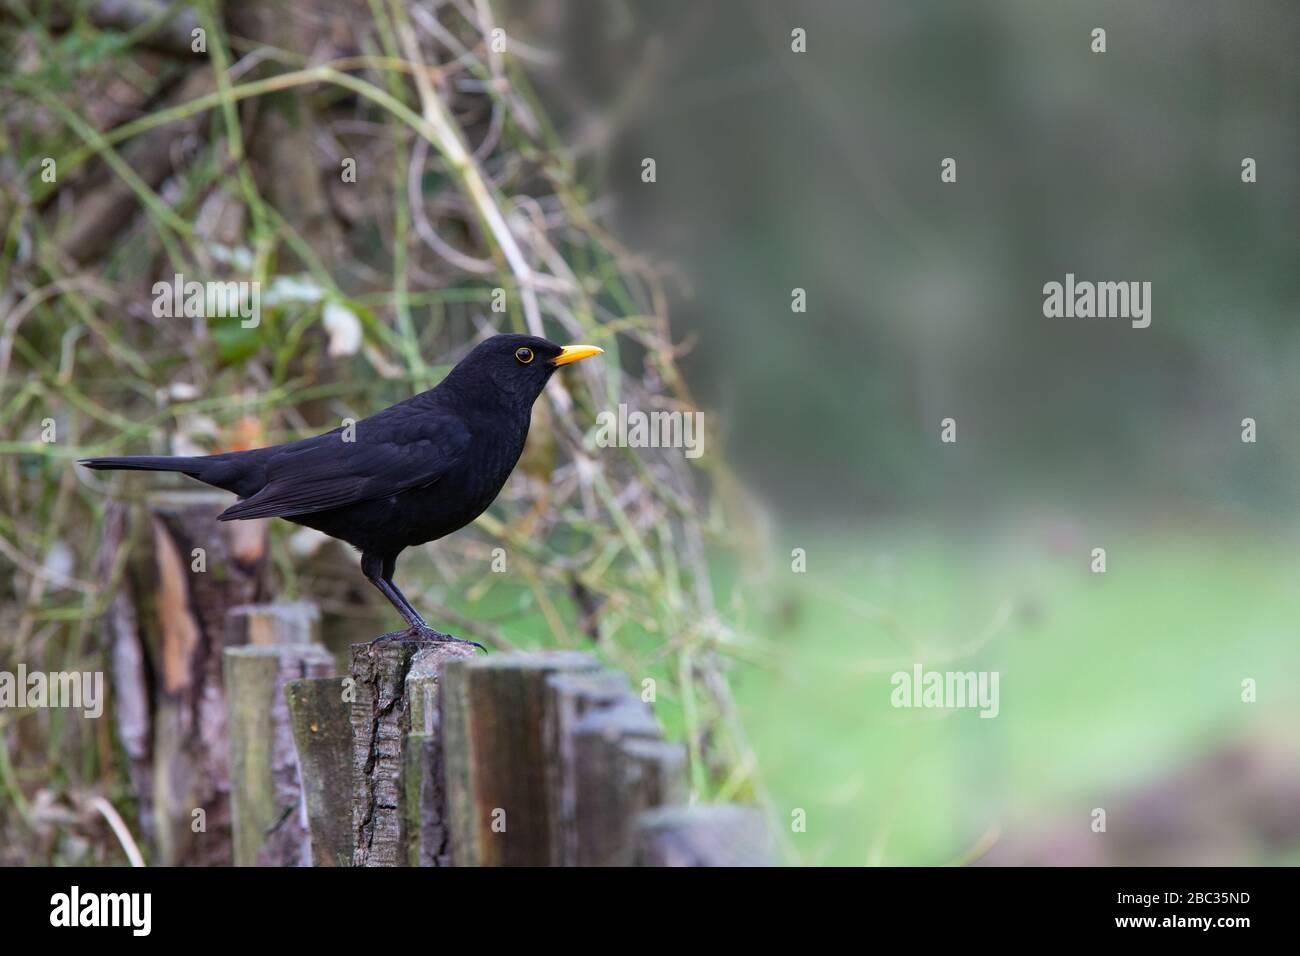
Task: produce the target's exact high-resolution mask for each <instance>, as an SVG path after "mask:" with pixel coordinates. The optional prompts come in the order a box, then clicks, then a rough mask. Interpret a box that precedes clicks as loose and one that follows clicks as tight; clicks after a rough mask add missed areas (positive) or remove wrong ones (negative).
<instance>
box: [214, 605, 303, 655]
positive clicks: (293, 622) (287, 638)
mask: <svg viewBox="0 0 1300 956" xmlns="http://www.w3.org/2000/svg"><path fill="white" fill-rule="evenodd" d="M319 643H320V608H319V607H317V606H316V604H315V602H312V601H277V602H276V603H274V604H241V605H240V606H238V607H232V608H231V609H230V611H229V612H228V613H227V614H226V646H227V647H240V646H243V645H244V644H319Z"/></svg>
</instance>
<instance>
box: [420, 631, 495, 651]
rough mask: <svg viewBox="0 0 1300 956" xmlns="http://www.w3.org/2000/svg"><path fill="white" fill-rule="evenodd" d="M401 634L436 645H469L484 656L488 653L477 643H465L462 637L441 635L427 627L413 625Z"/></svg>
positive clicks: (440, 632) (439, 632)
mask: <svg viewBox="0 0 1300 956" xmlns="http://www.w3.org/2000/svg"><path fill="white" fill-rule="evenodd" d="M403 633H404V634H406V635H409V636H410V637H413V638H415V639H416V640H420V641H433V642H434V643H436V644H469V645H470V646H471V647H477V648H478V649H479V650H480V651H482V652H483V653H484V654H486V653H487V652H488V649H487V648H486V647H484V646H483V645H482V644H480V643H479V642H478V641H467V640H465V639H464V638H463V637H452V636H451V635H450V634H444V633H442V631H435V630H434V629H433V628H431V627H429V626H428V625H425V626H423V627H421V626H419V625H415V624H413V625H412V626H410V627H408V628H407V629H406V630H405V631H404V632H403Z"/></svg>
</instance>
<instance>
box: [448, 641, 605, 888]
mask: <svg viewBox="0 0 1300 956" xmlns="http://www.w3.org/2000/svg"><path fill="white" fill-rule="evenodd" d="M598 667H599V664H598V662H597V661H596V659H595V658H593V657H591V656H589V655H586V654H578V653H574V652H569V651H552V652H549V653H536V654H523V653H518V654H493V655H491V656H489V657H485V658H477V659H475V660H472V661H452V662H450V663H449V664H448V666H447V670H446V674H445V677H444V684H443V687H442V694H441V697H440V706H441V708H442V731H443V752H444V760H445V767H446V783H447V811H448V815H449V821H448V822H449V826H450V830H451V833H450V836H451V858H452V862H453V863H454V864H455V865H456V866H510V865H521V866H546V865H548V864H549V863H550V862H551V861H552V860H553V859H554V858H555V857H556V855H557V854H558V853H559V850H558V849H557V848H556V846H555V843H556V841H557V840H558V839H559V834H558V833H556V832H555V830H554V821H555V819H556V818H557V811H556V810H555V809H554V808H553V807H552V805H551V800H552V797H553V790H552V788H551V787H549V786H548V776H547V771H546V768H547V765H548V763H549V762H550V760H551V759H553V756H554V755H553V754H552V753H551V751H550V750H548V748H547V737H546V731H545V728H546V726H547V724H548V715H547V713H546V706H547V703H548V695H547V693H546V682H547V679H548V678H549V677H550V676H551V675H552V674H556V673H559V672H570V671H573V672H578V671H592V670H596V669H597V668H598Z"/></svg>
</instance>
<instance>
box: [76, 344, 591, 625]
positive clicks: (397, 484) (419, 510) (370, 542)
mask: <svg viewBox="0 0 1300 956" xmlns="http://www.w3.org/2000/svg"><path fill="white" fill-rule="evenodd" d="M602 351H603V350H602V349H599V348H597V347H596V346H594V345H565V346H559V345H556V344H554V343H553V342H548V341H547V340H546V339H543V338H537V337H535V336H531V335H494V336H492V337H491V338H489V339H487V340H485V341H483V342H481V343H480V344H479V345H477V346H475V347H474V349H473V350H472V351H471V352H470V353H469V354H468V355H466V356H465V357H464V358H463V359H461V360H460V362H458V363H457V365H456V367H455V368H453V369H452V370H451V371H450V372H449V373H447V377H446V378H444V379H443V380H442V381H441V382H439V383H438V384H437V385H436V386H434V387H433V388H431V389H429V391H427V392H421V393H420V394H419V395H415V396H413V397H412V398H408V399H406V400H405V401H402V402H398V403H397V404H396V405H393V406H392V407H391V408H386V409H384V410H383V411H382V412H379V413H378V414H375V415H372V416H370V417H369V418H366V419H362V420H361V421H359V422H356V423H355V424H354V425H352V426H343V427H340V428H336V429H334V430H333V431H330V432H326V433H325V434H323V435H317V436H315V437H314V438H304V439H303V440H301V441H295V442H288V443H287V444H284V445H272V446H271V447H269V448H254V449H251V450H249V451H237V452H229V453H226V454H221V455H200V456H196V457H169V456H152V455H144V456H129V457H122V458H86V459H83V460H82V461H81V464H83V465H85V466H86V467H88V468H95V469H106V470H112V469H122V470H133V471H179V472H181V473H182V474H186V475H189V476H190V477H191V478H197V479H198V480H199V481H202V482H204V483H205V484H209V485H213V486H215V487H217V488H222V489H224V490H226V491H233V492H234V493H235V494H236V495H238V496H239V498H240V500H239V501H237V502H236V503H235V504H233V505H231V506H230V507H229V508H227V509H226V510H225V511H223V512H222V513H221V514H220V515H219V516H218V518H219V520H221V521H234V520H238V519H242V518H271V517H276V518H287V519H288V520H289V521H292V522H294V523H296V524H301V525H306V526H307V527H309V528H315V529H316V530H318V531H323V532H324V533H325V534H327V535H329V536H331V537H333V538H338V539H340V540H342V541H346V542H347V543H348V544H350V545H352V546H353V547H354V548H356V549H357V550H359V551H360V552H361V572H362V574H364V575H365V576H366V579H367V580H368V581H370V583H371V584H373V585H374V586H375V587H377V588H378V589H379V590H380V592H381V593H382V594H383V595H384V597H386V598H388V600H389V601H390V602H392V605H393V607H395V608H397V611H398V613H399V614H401V615H402V618H403V620H405V621H406V624H407V630H406V632H405V633H407V634H409V635H411V636H414V637H419V638H422V639H424V640H433V641H450V642H455V643H462V644H473V643H475V642H473V641H462V640H460V639H459V638H455V637H451V636H450V635H448V634H443V633H441V632H439V631H435V630H433V629H432V628H430V627H429V626H428V625H427V624H426V623H425V622H424V619H423V618H421V617H420V615H419V614H418V613H416V610H415V608H413V607H412V606H411V603H410V602H409V601H408V600H407V599H406V597H405V595H403V594H402V592H401V591H399V590H398V589H397V585H396V584H394V583H393V571H394V568H395V566H396V564H397V556H398V555H399V554H401V553H402V551H403V550H404V549H406V548H409V547H412V546H413V545H417V544H424V543H425V542H427V541H435V540H437V539H438V538H441V537H444V536H445V535H449V534H451V533H452V532H453V531H457V530H459V529H460V528H463V527H464V526H465V525H467V524H469V523H470V522H471V521H473V520H474V519H475V518H477V517H478V516H479V515H480V514H482V513H483V512H484V511H485V510H486V509H487V507H488V505H490V504H491V503H492V501H493V499H495V498H496V496H497V493H498V492H499V491H500V490H501V487H502V486H503V485H504V484H505V482H506V478H508V477H509V476H510V472H511V471H512V470H513V469H514V467H515V462H517V461H518V460H519V455H520V453H521V452H522V451H523V450H524V439H525V438H527V437H528V423H529V420H530V419H531V417H532V409H533V402H535V401H536V400H537V396H538V395H540V394H541V393H542V389H543V388H544V387H545V385H546V383H547V381H549V380H550V377H551V376H552V375H553V374H554V373H555V370H556V369H558V368H559V367H560V366H561V365H568V364H570V363H571V362H577V361H580V360H581V359H585V358H590V357H591V356H593V355H599V354H600V353H601V352H602ZM397 633H402V632H397ZM386 636H387V635H386ZM475 646H478V647H481V646H482V645H475Z"/></svg>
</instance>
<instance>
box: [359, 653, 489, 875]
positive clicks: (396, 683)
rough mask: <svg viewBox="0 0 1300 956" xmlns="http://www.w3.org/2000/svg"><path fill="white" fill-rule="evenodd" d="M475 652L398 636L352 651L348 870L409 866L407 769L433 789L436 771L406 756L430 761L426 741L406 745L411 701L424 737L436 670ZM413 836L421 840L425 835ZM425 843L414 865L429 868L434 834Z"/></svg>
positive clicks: (433, 854) (435, 851)
mask: <svg viewBox="0 0 1300 956" xmlns="http://www.w3.org/2000/svg"><path fill="white" fill-rule="evenodd" d="M475 653H476V651H475V650H474V648H472V647H470V646H469V645H466V644H446V643H436V642H433V641H418V640H406V639H402V638H398V639H395V640H386V641H381V642H379V643H376V644H354V645H352V673H351V679H352V680H353V681H354V687H353V693H354V695H355V698H354V700H353V701H352V706H351V714H350V717H351V724H352V840H353V845H352V865H353V866H404V865H406V864H407V863H408V862H410V849H409V847H408V838H409V837H411V836H412V834H409V833H408V832H407V831H408V823H409V821H410V819H411V818H410V817H409V816H408V814H407V812H406V800H407V780H406V776H407V767H408V766H412V765H414V767H415V770H416V771H417V772H419V773H421V774H427V775H428V780H429V782H430V786H431V787H436V785H435V784H434V774H435V773H436V767H428V765H426V764H424V763H423V762H422V760H421V759H417V758H410V757H408V755H407V754H408V751H411V750H417V749H418V751H419V752H420V753H421V754H422V755H428V756H430V757H432V756H436V754H434V753H432V752H431V751H429V750H428V748H427V747H426V744H427V741H414V742H412V743H410V744H409V745H408V742H407V739H406V738H407V737H408V735H410V733H411V731H412V724H411V718H412V695H414V697H415V700H416V703H415V712H416V715H417V716H418V717H419V719H420V721H421V724H420V726H418V727H417V728H416V731H417V733H419V734H421V735H425V734H427V733H430V732H431V729H430V728H431V722H430V718H429V716H428V715H429V711H430V708H431V706H432V702H431V701H430V700H429V696H430V695H432V694H433V693H434V691H435V688H436V686H437V682H438V681H437V675H438V674H440V673H441V671H442V668H443V666H444V664H448V663H451V662H455V661H457V660H458V659H461V658H468V657H473V656H474V654H475ZM428 678H433V680H432V681H430V680H428ZM423 790H424V786H423V779H422V780H421V783H420V785H419V786H418V787H417V788H416V794H417V796H418V795H420V794H422V793H423ZM435 798H436V794H434V793H430V795H429V799H430V800H434V799H435ZM431 811H433V808H432V807H431ZM433 812H436V811H433ZM419 836H420V837H421V839H423V838H424V836H425V834H423V833H421V834H419ZM427 839H428V842H429V849H428V850H427V851H424V850H417V851H416V854H417V861H418V862H424V861H425V860H426V859H427V860H429V861H430V862H432V861H434V860H435V859H436V857H437V856H438V852H439V851H438V849H437V847H436V846H435V844H436V843H437V841H438V839H439V838H438V837H437V835H436V833H429V834H428V835H427ZM421 845H422V846H423V843H422V844H421Z"/></svg>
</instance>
